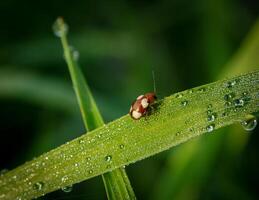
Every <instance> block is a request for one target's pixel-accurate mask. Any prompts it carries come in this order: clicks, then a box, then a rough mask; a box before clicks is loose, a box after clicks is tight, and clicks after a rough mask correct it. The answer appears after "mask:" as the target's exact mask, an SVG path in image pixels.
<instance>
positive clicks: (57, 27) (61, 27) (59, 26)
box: [52, 17, 68, 37]
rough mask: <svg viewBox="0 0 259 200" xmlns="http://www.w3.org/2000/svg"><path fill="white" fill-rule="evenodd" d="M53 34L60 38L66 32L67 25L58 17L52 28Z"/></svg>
mask: <svg viewBox="0 0 259 200" xmlns="http://www.w3.org/2000/svg"><path fill="white" fill-rule="evenodd" d="M52 28H53V32H54V34H55V35H56V36H57V37H62V36H63V35H66V34H67V32H68V25H67V24H66V23H65V22H64V20H63V18H61V17H59V18H58V19H57V20H56V21H55V22H54V24H53V26H52Z"/></svg>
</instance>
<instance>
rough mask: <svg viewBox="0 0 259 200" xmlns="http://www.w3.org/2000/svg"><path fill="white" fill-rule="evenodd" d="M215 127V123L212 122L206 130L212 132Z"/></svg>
mask: <svg viewBox="0 0 259 200" xmlns="http://www.w3.org/2000/svg"><path fill="white" fill-rule="evenodd" d="M214 128H215V125H214V124H210V125H208V126H207V127H206V130H207V131H208V132H211V131H213V130H214Z"/></svg>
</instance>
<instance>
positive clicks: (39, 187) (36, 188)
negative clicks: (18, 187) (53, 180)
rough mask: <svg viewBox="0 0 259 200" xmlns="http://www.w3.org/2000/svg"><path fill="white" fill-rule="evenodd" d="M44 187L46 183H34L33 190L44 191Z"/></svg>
mask: <svg viewBox="0 0 259 200" xmlns="http://www.w3.org/2000/svg"><path fill="white" fill-rule="evenodd" d="M43 186H44V183H43V182H37V183H34V184H33V189H34V190H38V191H39V190H42V189H43Z"/></svg>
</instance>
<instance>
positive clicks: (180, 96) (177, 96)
mask: <svg viewBox="0 0 259 200" xmlns="http://www.w3.org/2000/svg"><path fill="white" fill-rule="evenodd" d="M175 97H176V98H182V97H183V95H182V94H177V95H176V96H175Z"/></svg>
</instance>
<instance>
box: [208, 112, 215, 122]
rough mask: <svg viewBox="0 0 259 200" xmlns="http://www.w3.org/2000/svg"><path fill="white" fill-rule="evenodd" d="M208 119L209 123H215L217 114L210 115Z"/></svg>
mask: <svg viewBox="0 0 259 200" xmlns="http://www.w3.org/2000/svg"><path fill="white" fill-rule="evenodd" d="M207 119H208V121H209V122H214V121H215V119H216V115H215V114H211V115H208V118H207Z"/></svg>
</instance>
